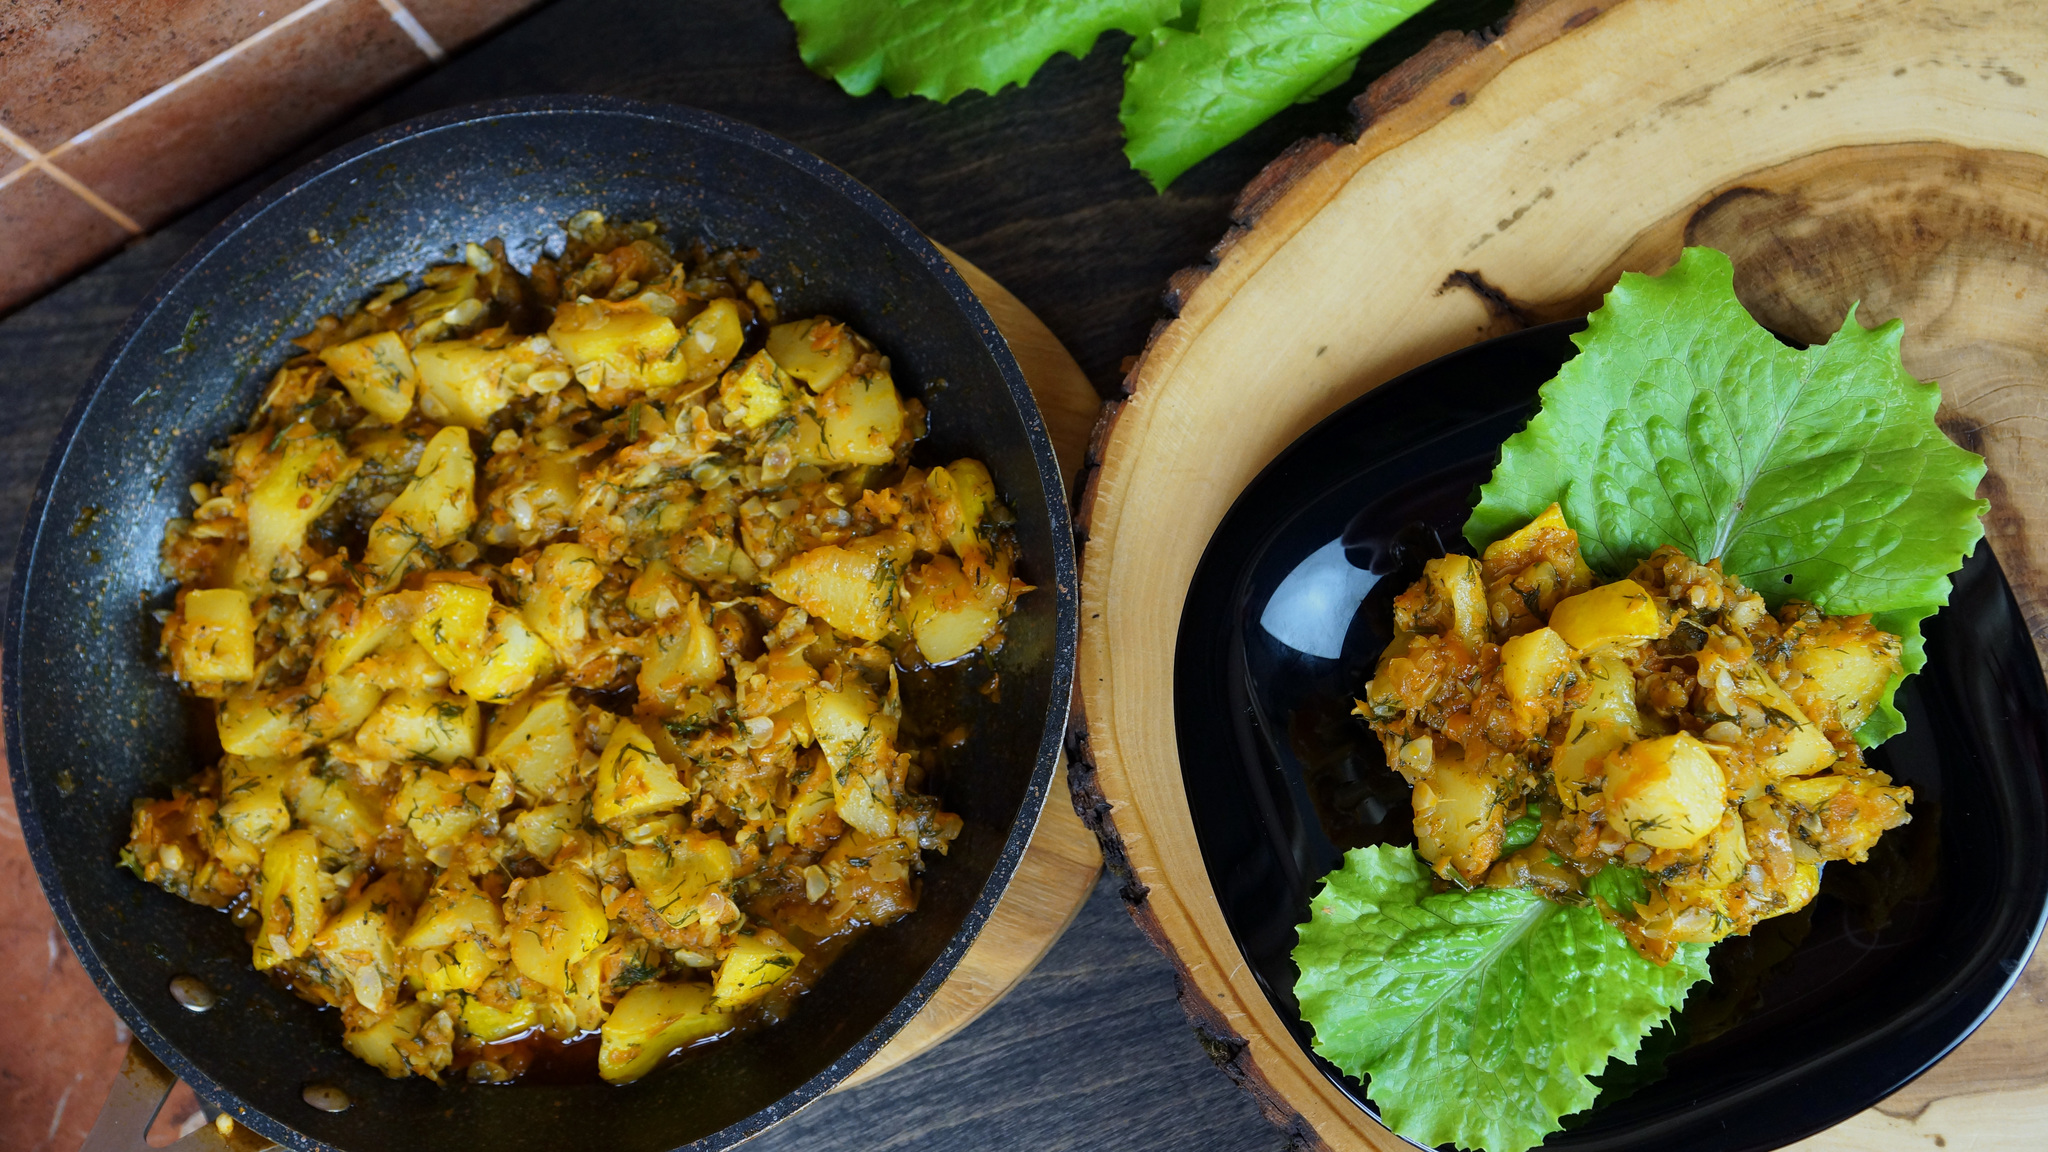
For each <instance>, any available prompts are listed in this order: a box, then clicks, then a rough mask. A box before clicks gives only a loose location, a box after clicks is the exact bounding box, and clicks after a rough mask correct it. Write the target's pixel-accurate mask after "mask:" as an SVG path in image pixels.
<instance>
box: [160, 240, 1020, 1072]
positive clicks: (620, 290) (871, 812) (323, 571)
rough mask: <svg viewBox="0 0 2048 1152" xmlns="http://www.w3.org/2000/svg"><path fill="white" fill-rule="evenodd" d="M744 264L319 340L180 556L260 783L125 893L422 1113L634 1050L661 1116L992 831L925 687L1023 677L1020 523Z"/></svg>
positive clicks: (448, 309)
mask: <svg viewBox="0 0 2048 1152" xmlns="http://www.w3.org/2000/svg"><path fill="white" fill-rule="evenodd" d="M746 256H747V254H746V253H744V252H739V251H731V250H725V251H712V250H707V249H705V248H704V247H702V246H701V245H698V246H692V247H690V248H687V249H685V250H683V251H677V250H676V249H675V248H673V247H671V246H670V245H669V244H667V243H666V242H664V240H663V239H662V237H661V236H660V234H659V232H658V230H657V229H656V228H655V227H653V226H652V225H649V224H630V225H619V224H615V223H613V222H611V221H608V220H606V219H605V218H604V217H603V216H602V215H600V214H598V213H596V212H584V213H580V214H578V215H577V216H576V217H575V218H573V219H572V220H570V221H568V223H567V240H566V243H565V244H564V246H563V250H562V252H561V254H560V255H559V256H553V257H547V258H543V259H541V260H539V261H538V262H537V263H536V264H535V265H534V266H533V267H532V269H531V271H529V272H526V273H524V274H522V273H520V272H519V271H517V270H515V269H514V268H513V267H512V266H511V264H510V263H509V262H508V260H507V258H506V253H505V249H504V247H503V245H502V244H501V243H499V242H498V241H495V240H494V241H492V242H490V243H488V244H481V245H480V244H468V245H466V246H465V247H464V248H463V259H462V261H461V262H460V263H454V264H446V265H441V266H438V267H434V268H430V269H428V270H427V271H426V272H425V274H424V276H423V278H422V281H421V282H419V283H417V284H411V285H408V284H405V283H397V284H390V285H386V286H384V287H382V288H380V289H378V290H377V291H376V292H375V293H374V294H372V295H371V296H369V298H368V299H366V300H364V301H363V302H362V303H361V304H359V305H358V306H356V307H355V308H353V309H351V310H349V311H348V312H347V313H346V314H343V315H337V316H327V317H324V318H322V319H321V320H320V321H319V323H318V324H317V325H316V326H315V327H314V329H313V330H312V331H311V332H308V333H306V334H305V335H302V336H300V337H298V338H297V340H296V344H297V345H298V347H299V348H300V349H301V350H302V351H301V353H300V354H298V355H296V356H294V357H293V358H292V359H291V360H289V361H288V362H286V364H285V365H284V367H282V368H281V369H279V370H278V372H277V374H276V376H275V377H274V378H273V379H272V380H271V381H270V384H269V386H268V387H267V388H266V389H265V390H264V391H263V393H262V397H261V400H260V402H259V404H258V405H257V407H256V411H255V413H254V415H253V416H252V417H251V419H250V421H249V424H248V427H247V428H246V430H244V431H243V432H241V433H239V434H237V435H235V436H233V437H232V438H230V439H229V440H228V441H227V442H226V443H225V444H224V445H222V446H221V447H220V449H219V450H218V452H217V453H216V455H215V461H216V464H217V475H216V476H214V477H213V478H212V479H211V480H208V481H204V482H200V483H195V484H193V485H192V498H193V502H194V504H195V508H194V510H193V511H192V513H191V514H190V515H189V516H187V517H183V518H180V519H177V520H173V521H172V522H171V523H170V524H169V525H168V526H167V528H166V529H165V533H164V541H163V570H164V574H165V576H166V577H167V578H168V579H169V580H171V581H173V582H175V584H176V585H177V592H176V601H175V606H174V607H173V608H171V609H170V610H168V611H167V612H165V613H163V614H162V624H163V631H162V636H163V654H164V656H165V658H166V660H167V662H168V667H169V670H170V672H171V674H172V675H174V676H175V677H176V678H177V681H178V683H179V684H180V686H181V687H182V688H183V690H184V691H186V692H187V693H189V694H191V695H192V696H195V697H198V698H199V699H201V700H203V701H206V702H208V704H209V705H210V706H211V709H212V712H213V717H214V721H215V723H214V730H215V734H216V735H217V736H218V740H219V745H220V756H219V758H218V761H217V762H216V763H213V764H211V765H209V766H208V767H207V768H206V769H205V771H203V772H201V773H200V774H199V775H198V776H196V777H194V778H193V779H192V780H191V781H190V782H189V783H188V784H186V785H184V786H182V787H179V788H177V789H176V790H175V791H174V792H173V793H172V795H171V796H170V797H169V798H164V799H150V798H145V799H141V800H137V801H136V802H135V807H134V817H133V827H132V838H131V840H130V842H129V843H128V845H127V846H126V848H125V849H124V850H123V853H122V860H123V863H125V864H126V865H127V866H128V867H129V868H131V869H132V870H133V871H134V872H135V874H136V875H137V876H139V877H141V878H142V879H144V880H146V881H148V882H150V883H152V884H156V885H158V886H161V887H163V888H165V889H167V890H168V891H170V892H172V893H175V894H176V895H179V896H182V897H184V898H186V899H188V900H192V901H194V902H196V903H200V904H204V905H208V906H211V907H216V908H222V909H226V910H228V911H230V912H231V913H232V914H233V916H234V918H235V921H236V923H238V924H240V925H242V926H243V928H244V929H245V930H246V932H247V934H248V939H249V947H250V955H251V959H252V962H253V963H254V965H255V966H256V967H257V968H259V969H262V970H264V971H265V972H267V973H270V974H271V975H272V976H273V977H275V978H276V979H278V980H280V981H282V982H284V983H285V984H286V985H287V986H289V987H290V988H291V989H292V990H293V991H295V992H297V993H298V994H299V995H300V996H303V997H305V998H306V999H308V1000H311V1001H313V1002H315V1003H318V1004H322V1005H327V1006H331V1007H333V1008H335V1009H337V1010H338V1016H339V1018H340V1021H341V1024H342V1027H343V1030H344V1032H343V1040H342V1042H343V1043H344V1044H345V1045H346V1046H347V1048H348V1049H349V1050H350V1051H352V1052H354V1053H355V1054H356V1055H357V1056H359V1057H361V1058H362V1059H363V1060H365V1061H368V1062H369V1063H371V1064H373V1065H375V1066H376V1067H378V1068H379V1069H381V1070H383V1071H384V1072H385V1073H386V1074H388V1075H390V1076H393V1077H403V1076H410V1075H419V1076H426V1077H429V1078H435V1079H438V1078H441V1077H443V1076H444V1075H447V1074H450V1073H451V1071H453V1072H458V1073H460V1074H462V1075H466V1076H467V1077H468V1078H470V1079H472V1080H478V1081H501V1080H509V1079H513V1078H515V1077H517V1076H518V1075H519V1074H520V1073H521V1072H522V1071H523V1070H524V1068H525V1067H526V1065H527V1063H528V1062H529V1061H530V1060H532V1059H533V1058H534V1056H535V1053H536V1051H537V1050H538V1046H539V1045H541V1043H542V1042H543V1041H569V1040H573V1039H575V1038H578V1037H586V1036H594V1038H595V1039H596V1040H597V1041H598V1043H597V1045H596V1047H597V1052H596V1053H595V1057H596V1070H597V1072H598V1073H599V1074H601V1075H602V1076H604V1077H605V1078H606V1079H609V1080H614V1081H625V1080H631V1079H634V1078H637V1077H639V1076H641V1075H644V1074H645V1073H646V1072H647V1071H649V1070H650V1069H652V1068H654V1067H655V1066H657V1065H658V1064H660V1063H661V1062H662V1060H663V1059H664V1058H666V1057H667V1056H668V1055H669V1054H670V1053H672V1052H673V1051H675V1050H677V1049H680V1048H684V1047H688V1046H690V1045H694V1044H698V1043H703V1042H707V1041H709V1040H712V1039H714V1038H717V1037H721V1036H725V1035H728V1034H730V1033H733V1032H734V1031H736V1030H741V1029H744V1028H745V1027H748V1026H752V1025H755V1024H759V1023H760V1022H762V1021H764V1020H772V1019H773V1018H775V1017H776V1016H778V1015H779V1014H781V1013H783V1012H786V1011H787V1010H788V1009H789V1006H790V1004H791V1002H792V1001H793V999H794V997H795V996H796V994H797V993H798V992H799V991H801V990H802V989H803V988H804V987H806V986H808V985H809V984H810V983H811V982H812V981H813V980H814V979H815V978H816V976H817V974H818V972H819V971H820V970H821V969H822V967H823V965H824V964H825V963H826V962H827V961H828V960H829V959H830V958H831V957H832V956H833V955H834V954H835V953H836V952H837V951H838V950H839V949H840V948H842V947H843V946H844V944H845V943H846V941H847V940H849V939H850V938H851V937H852V935H853V934H855V933H857V932H859V931H860V930H862V929H864V928H867V927H871V926H875V925H882V924H887V923H889V922H890V921H893V920H895V919H897V918H899V917H902V916H904V915H906V914H908V913H910V912H911V911H912V910H913V909H914V908H915V906H916V903H917V891H918V876H919V873H920V871H921V870H922V869H923V868H924V867H925V866H926V864H927V862H928V860H929V858H930V854H932V853H938V854H944V853H945V852H946V851H947V848H948V845H949V844H950V843H951V842H952V840H953V839H954V838H955V837H956V836H958V835H959V834H960V832H961V827H962V823H961V821H960V819H959V818H958V817H956V816H954V815H952V814H950V813H948V812H946V811H945V810H944V809H943V808H942V807H941V805H940V802H939V800H938V799H937V798H935V797H933V796H931V795H928V794H926V793H924V792H923V791H922V790H921V784H922V779H923V774H924V770H925V767H926V763H927V760H926V757H925V755H924V751H925V750H921V749H920V748H918V747H915V746H912V744H913V742H912V741H910V740H909V739H908V738H907V737H906V735H905V733H904V732H903V731H902V725H901V721H902V718H903V716H904V702H903V692H904V688H903V681H904V676H903V675H901V674H903V673H907V672H911V671H916V670H919V669H922V668H924V667H925V666H928V665H942V664H948V663H953V662H959V661H972V660H975V659H977V658H978V655H979V654H982V653H986V652H990V651H993V650H994V649H995V648H997V647H998V646H1000V645H1001V643H1002V642H1003V622H1004V619H1005V617H1007V616H1008V615H1009V613H1010V611H1011V608H1012V605H1013V603H1014V602H1015V600H1016V598H1017V597H1018V596H1019V595H1022V594H1023V593H1025V592H1028V591H1029V590H1030V589H1029V588H1028V587H1027V586H1026V585H1025V584H1024V583H1023V582H1021V581H1020V580H1019V579H1018V577H1017V575H1016V563H1017V555H1016V549H1015V545H1014V543H1013V536H1012V533H1011V531H1010V529H1009V524H1010V516H1009V513H1008V511H1007V510H1006V509H1005V508H1004V506H1003V503H1002V501H1001V499H1000V497H999V496H998V490H997V486H996V480H995V478H994V477H993V476H991V475H990V473H989V470H988V468H987V467H985V466H984V465H983V464H981V463H980V462H979V461H976V460H972V459H963V460H956V461H952V462H949V463H945V464H943V465H940V466H932V467H922V466H914V465H912V464H911V463H910V454H911V450H912V446H913V445H914V444H915V443H916V441H917V440H918V439H919V437H920V436H921V435H922V433H923V428H924V409H923V407H922V405H921V404H920V403H919V401H918V400H916V399H914V398H912V397H911V396H909V395H906V394H905V392H904V391H903V390H902V389H900V388H899V387H898V386H897V383H896V382H895V380H894V379H893V378H892V376H891V374H890V363H889V360H888V358H887V357H886V356H884V355H883V354H882V353H881V352H880V351H879V350H878V349H877V348H876V347H875V346H874V345H873V344H871V343H869V342H868V341H867V340H866V339H865V338H863V337H862V336H861V335H860V334H859V333H857V332H855V331H854V330H853V329H852V328H850V327H848V326H847V325H846V324H844V323H842V322H840V321H838V320H836V319H833V318H831V317H827V316H797V317H785V316H783V315H781V314H780V311H779V309H778V307H777V304H776V300H775V295H774V293H773V292H772V291H771V290H770V288H769V287H768V285H766V284H765V283H763V282H762V281H760V280H757V279H754V278H753V277H752V276H751V275H749V274H748V273H747V271H746V266H745V262H746ZM585 1047H588V1045H587V1044H586V1045H585Z"/></svg>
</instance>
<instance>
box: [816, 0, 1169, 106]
mask: <svg viewBox="0 0 2048 1152" xmlns="http://www.w3.org/2000/svg"><path fill="white" fill-rule="evenodd" d="M1180 7H1181V0H782V11H783V14H784V15H786V16H788V17H789V19H790V22H791V23H793V24H795V25H796V33H797V52H798V54H799V55H801V56H802V57H803V61H804V63H805V64H806V65H808V66H809V67H810V69H811V70H812V71H813V72H817V73H819V74H820V75H823V76H828V77H830V78H832V79H833V80H836V81H838V82H839V86H840V87H841V88H844V89H846V90H847V91H848V92H850V93H852V94H853V95H855V96H865V95H867V94H868V93H870V92H872V91H874V90H875V87H876V85H880V86H881V87H883V88H885V89H887V90H888V92H889V95H891V96H923V97H925V98H927V99H930V100H937V101H940V102H942V103H943V102H944V101H947V100H951V99H952V98H953V97H955V96H958V95H960V94H961V93H962V92H966V91H969V90H979V91H982V92H999V91H1001V90H1002V89H1003V88H1004V87H1005V86H1007V85H1010V84H1016V85H1018V86H1020V87H1021V86H1022V85H1024V84H1025V83H1026V82H1028V81H1029V80H1030V79H1031V77H1032V75H1033V74H1034V73H1036V72H1037V71H1038V69H1039V68H1040V66H1042V65H1043V64H1044V63H1045V62H1046V61H1047V60H1050V59H1051V58H1052V55H1053V53H1055V52H1066V53H1069V54H1071V55H1074V56H1086V55H1087V54H1088V52H1089V50H1090V49H1091V48H1093V47H1094V46H1095V40H1096V37H1098V36H1100V35H1102V34H1103V33H1104V32H1107V31H1109V30H1111V29H1118V30H1121V31H1124V32H1128V33H1130V34H1131V35H1133V36H1142V35H1144V34H1145V33H1147V32H1150V31H1151V30H1152V29H1154V28H1156V27H1158V26H1159V25H1160V24H1161V23H1162V22H1164V21H1166V20H1170V19H1172V18H1174V17H1175V16H1176V15H1178V14H1179V12H1180Z"/></svg>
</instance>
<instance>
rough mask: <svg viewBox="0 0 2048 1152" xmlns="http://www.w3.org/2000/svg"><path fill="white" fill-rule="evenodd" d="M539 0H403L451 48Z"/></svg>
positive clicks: (422, 23)
mask: <svg viewBox="0 0 2048 1152" xmlns="http://www.w3.org/2000/svg"><path fill="white" fill-rule="evenodd" d="M538 2H539V0H403V3H404V4H405V6H406V7H407V8H408V9H410V10H411V12H412V14H413V17H414V18H415V19H417V20H418V21H419V22H420V27H422V28H425V29H426V30H427V32H428V33H429V34H431V35H432V36H433V37H434V42H435V43H437V44H439V45H440V46H441V47H442V48H445V49H447V50H448V51H450V52H453V51H455V50H456V49H457V48H460V47H462V46H463V45H464V44H467V43H469V42H470V41H471V40H474V39H476V38H477V37H478V36H481V35H483V34H484V33H485V32H488V31H490V30H491V29H493V28H495V27H497V26H498V25H500V24H502V23H504V22H505V21H507V20H510V19H511V18H512V17H514V16H517V15H518V14H520V13H521V12H524V11H526V10H527V9H528V8H531V7H533V6H534V5H535V4H536V3H538Z"/></svg>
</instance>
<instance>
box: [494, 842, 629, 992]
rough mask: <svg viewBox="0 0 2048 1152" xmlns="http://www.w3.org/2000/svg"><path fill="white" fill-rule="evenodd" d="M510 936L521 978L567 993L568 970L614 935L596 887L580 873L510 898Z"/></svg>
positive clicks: (541, 879) (541, 881)
mask: <svg viewBox="0 0 2048 1152" xmlns="http://www.w3.org/2000/svg"><path fill="white" fill-rule="evenodd" d="M507 907H508V912H509V915H508V916H507V917H506V932H507V937H508V939H509V941H510V943H511V950H512V963H513V965H514V966H515V967H517V968H518V969H519V972H520V974H521V975H523V976H525V977H527V978H528V979H531V980H534V981H536V982H538V983H540V984H541V985H543V986H545V987H548V988H552V989H554V990H555V991H557V992H564V991H567V990H568V987H569V967H570V965H572V964H575V963H576V962H577V961H579V960H582V959H583V958H584V957H585V956H588V955H590V953H591V952H592V951H594V950H595V949H596V948H597V946H598V945H600V944H602V943H604V941H605V938H606V937H607V936H609V935H610V934H611V926H610V925H609V924H607V923H606V922H605V918H604V902H603V901H602V900H601V899H600V897H599V893H598V890H597V881H595V880H592V879H591V878H590V877H588V876H585V875H583V874H582V873H581V872H549V873H546V874H545V875H541V876H536V877H534V878H533V879H531V880H524V881H520V882H519V884H518V886H517V887H516V888H514V889H513V891H512V892H511V893H510V894H508V897H507Z"/></svg>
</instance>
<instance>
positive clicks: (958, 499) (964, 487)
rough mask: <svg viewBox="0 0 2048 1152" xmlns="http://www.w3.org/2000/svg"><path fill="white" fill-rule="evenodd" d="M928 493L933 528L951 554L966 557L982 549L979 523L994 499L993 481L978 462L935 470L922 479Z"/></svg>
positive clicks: (986, 467) (986, 469)
mask: <svg viewBox="0 0 2048 1152" xmlns="http://www.w3.org/2000/svg"><path fill="white" fill-rule="evenodd" d="M924 487H925V491H926V493H928V494H929V498H930V504H931V511H932V527H933V528H934V529H936V530H937V531H938V533H939V535H941V536H943V537H945V538H946V543H947V544H949V545H951V546H952V549H953V555H955V556H962V557H964V556H966V555H967V553H968V552H969V551H971V550H973V549H976V548H980V547H981V522H982V519H983V518H984V517H985V516H986V515H987V513H988V507H989V505H991V504H993V503H995V500H996V482H995V478H994V477H992V476H990V475H989V474H988V466H987V465H985V464H983V463H982V462H981V461H979V460H955V461H953V462H952V463H951V464H948V465H946V466H945V467H944V468H934V469H932V470H931V473H930V474H929V475H927V476H926V477H925V478H924Z"/></svg>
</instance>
